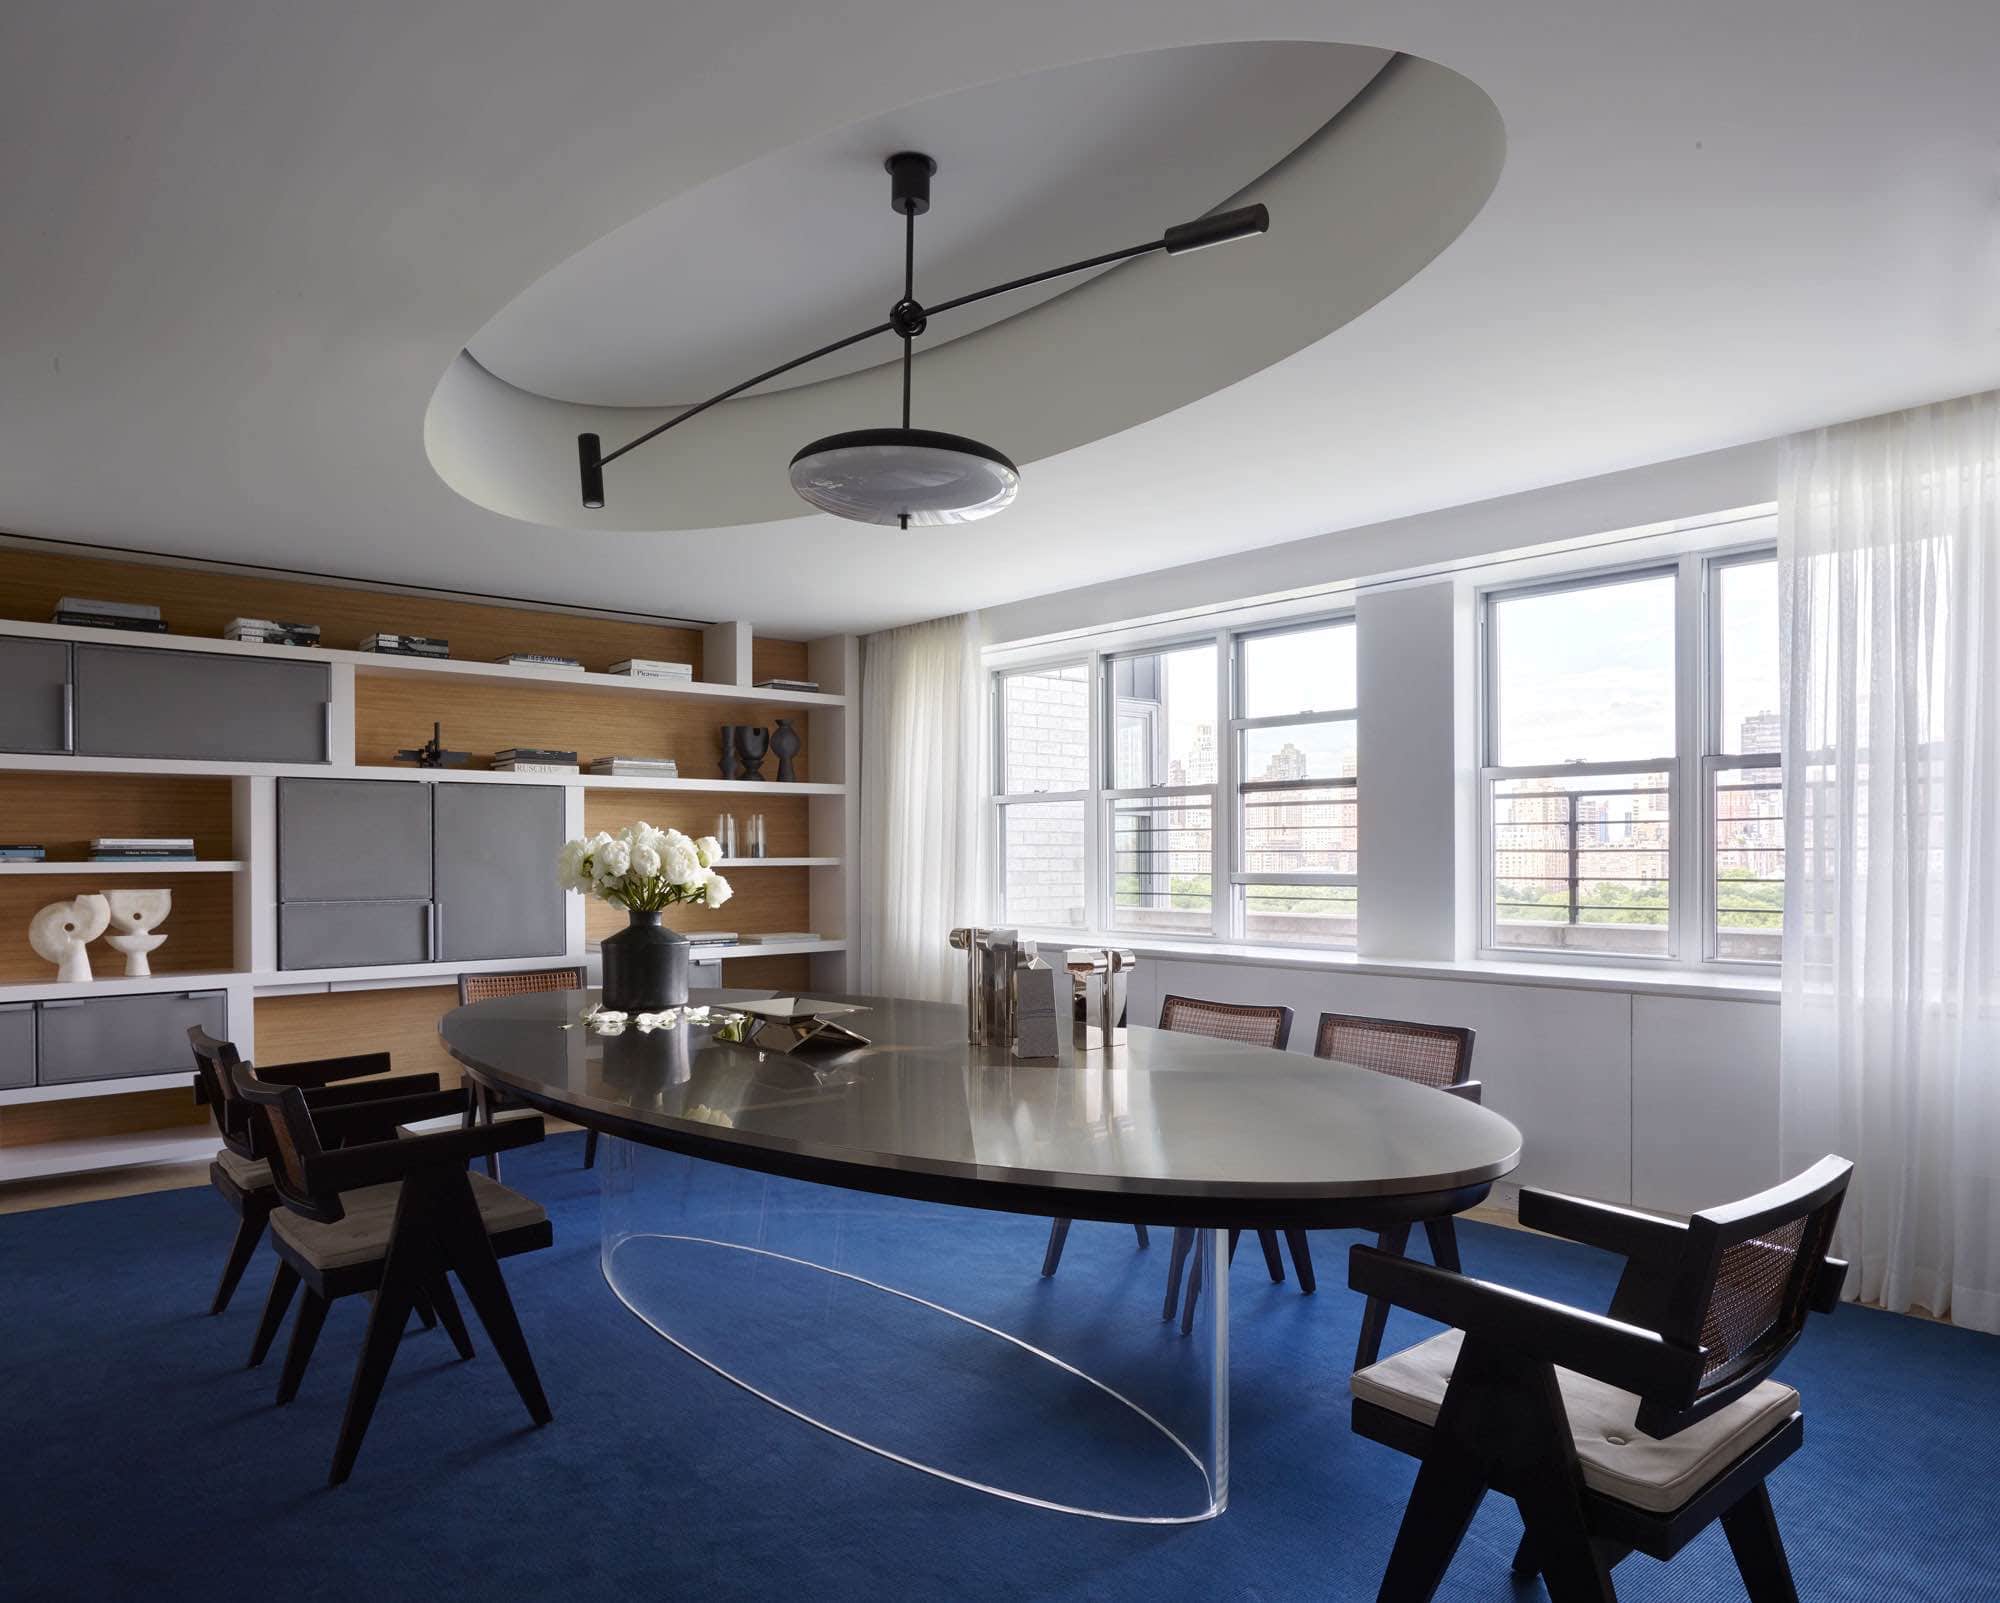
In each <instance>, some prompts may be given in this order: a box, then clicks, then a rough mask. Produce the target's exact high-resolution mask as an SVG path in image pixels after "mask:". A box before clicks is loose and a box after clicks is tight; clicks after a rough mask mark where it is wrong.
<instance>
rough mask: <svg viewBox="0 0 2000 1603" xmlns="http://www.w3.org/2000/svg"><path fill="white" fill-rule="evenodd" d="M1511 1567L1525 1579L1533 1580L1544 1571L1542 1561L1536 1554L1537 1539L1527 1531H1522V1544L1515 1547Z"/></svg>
mask: <svg viewBox="0 0 2000 1603" xmlns="http://www.w3.org/2000/svg"><path fill="white" fill-rule="evenodd" d="M1511 1568H1512V1569H1513V1571H1514V1573H1515V1574H1516V1575H1518V1576H1520V1577H1522V1578H1523V1579H1524V1580H1533V1579H1534V1578H1535V1577H1536V1576H1537V1575H1540V1574H1541V1573H1542V1561H1541V1559H1540V1558H1538V1557H1537V1556H1536V1554H1535V1539H1534V1538H1533V1537H1532V1536H1530V1535H1529V1534H1528V1533H1527V1532H1526V1531H1523V1532H1522V1533H1521V1545H1520V1546H1518V1547H1517V1548H1515V1549H1514V1562H1513V1565H1512V1566H1511Z"/></svg>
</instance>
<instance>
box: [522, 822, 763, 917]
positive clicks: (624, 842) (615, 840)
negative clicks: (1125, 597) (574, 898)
mask: <svg viewBox="0 0 2000 1603" xmlns="http://www.w3.org/2000/svg"><path fill="white" fill-rule="evenodd" d="M721 860H722V848H721V847H720V846H719V845H717V844H716V840H715V837H714V836H713V835H704V836H702V837H701V839H700V840H691V839H689V838H688V837H687V836H686V835H683V834H682V833H681V832H680V831H679V830H677V829H655V828H654V827H653V826H652V825H651V824H647V823H637V824H630V825H627V826H626V827H625V828H624V829H621V830H620V831H619V832H618V833H617V834H615V835H607V834H605V833H604V832H603V831H602V830H600V831H598V833H597V834H595V835H593V836H591V837H590V838H589V839H588V840H572V841H566V842H565V843H564V844H563V849H562V851H561V852H560V853H559V854H557V857H556V874H557V876H558V877H559V878H560V879H561V880H562V883H563V889H564V890H571V891H581V892H582V893H583V894H584V895H586V896H596V897H599V898H601V899H602V900H604V901H607V902H609V903H611V904H612V905H613V906H614V907H623V908H628V909H630V910H631V911H633V912H638V913H657V912H658V911H659V910H660V909H661V908H663V907H669V906H672V905H673V904H674V903H676V902H693V903H694V904H696V905H697V906H700V907H720V906H721V905H722V904H723V903H724V902H726V901H728V900H729V895H730V892H729V881H728V880H726V879H724V878H723V877H722V876H721V875H720V874H718V873H716V871H715V865H716V864H717V863H718V862H720V861H721Z"/></svg>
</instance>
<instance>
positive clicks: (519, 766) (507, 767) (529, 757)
mask: <svg viewBox="0 0 2000 1603" xmlns="http://www.w3.org/2000/svg"><path fill="white" fill-rule="evenodd" d="M493 771H494V772H495V773H496V774H574V773H579V772H581V770H580V769H579V768H578V767H577V764H576V753H575V752H573V751H557V750H556V749H555V748H554V747H552V746H509V747H508V748H507V749H506V750H505V751H496V752H495V753H494V754H493Z"/></svg>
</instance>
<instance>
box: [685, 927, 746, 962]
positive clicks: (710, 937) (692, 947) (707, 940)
mask: <svg viewBox="0 0 2000 1603" xmlns="http://www.w3.org/2000/svg"><path fill="white" fill-rule="evenodd" d="M736 942H737V936H736V935H735V933H734V932H733V931H728V932H725V931H722V930H709V931H707V932H705V933H703V934H700V935H690V936H689V937H688V956H690V957H693V956H694V955H695V953H697V952H702V951H709V950H713V949H714V948H715V947H718V946H734V945H735V944H736Z"/></svg>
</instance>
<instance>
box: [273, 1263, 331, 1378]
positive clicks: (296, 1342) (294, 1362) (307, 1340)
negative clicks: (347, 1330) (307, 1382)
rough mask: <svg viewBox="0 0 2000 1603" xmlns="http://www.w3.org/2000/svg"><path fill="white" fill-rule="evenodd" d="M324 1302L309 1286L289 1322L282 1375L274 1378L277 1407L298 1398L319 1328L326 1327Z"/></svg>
mask: <svg viewBox="0 0 2000 1603" xmlns="http://www.w3.org/2000/svg"><path fill="white" fill-rule="evenodd" d="M326 1307H327V1303H326V1299H325V1298H324V1297H322V1296H321V1295H320V1294H319V1293H318V1292H316V1291H314V1290H313V1289H312V1287H311V1286H308V1287H306V1297H305V1301H304V1302H302V1303H300V1304H299V1317H298V1318H297V1319H295V1320H293V1321H292V1339H291V1342H290V1343H289V1344H288V1345H287V1346H286V1348H285V1371H284V1373H283V1374H282V1375H280V1376H279V1377H278V1406H279V1407H280V1408H283V1407H284V1406H285V1404H287V1403H288V1402H290V1401H291V1400H292V1399H293V1398H294V1397H296V1396H298V1394H299V1382H300V1381H302V1380H304V1379H305V1378H306V1365H307V1364H308V1363H310V1362H311V1361H312V1355H313V1346H314V1344H315V1343H317V1342H318V1341H319V1330H320V1326H321V1325H323V1324H325V1323H326Z"/></svg>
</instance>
